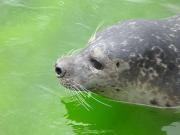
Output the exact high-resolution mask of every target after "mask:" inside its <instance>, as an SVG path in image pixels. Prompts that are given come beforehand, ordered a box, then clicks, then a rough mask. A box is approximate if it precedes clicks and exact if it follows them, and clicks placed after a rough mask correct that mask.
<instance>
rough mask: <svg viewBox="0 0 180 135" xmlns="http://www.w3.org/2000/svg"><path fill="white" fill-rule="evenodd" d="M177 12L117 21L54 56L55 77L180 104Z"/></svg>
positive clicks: (113, 94) (114, 94) (130, 98)
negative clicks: (66, 52)
mask: <svg viewBox="0 0 180 135" xmlns="http://www.w3.org/2000/svg"><path fill="white" fill-rule="evenodd" d="M179 50H180V16H172V17H168V18H163V19H154V20H153V19H151V20H150V19H134V20H127V21H122V22H119V23H117V24H114V25H112V26H109V27H107V28H105V29H103V30H101V31H99V32H97V33H96V34H95V35H94V36H93V38H91V39H90V40H89V42H88V46H87V47H85V48H84V49H82V50H81V51H79V52H78V53H74V54H72V55H69V56H65V57H63V58H60V59H58V60H57V62H56V64H55V71H56V74H57V77H58V78H59V81H60V83H61V84H62V85H64V86H65V87H67V88H69V89H72V90H82V91H83V90H84V91H87V90H88V91H92V92H95V93H98V94H100V95H103V96H106V97H109V98H111V99H115V100H120V101H125V102H130V103H137V104H145V105H152V106H159V107H175V106H179V105H180V51H179Z"/></svg>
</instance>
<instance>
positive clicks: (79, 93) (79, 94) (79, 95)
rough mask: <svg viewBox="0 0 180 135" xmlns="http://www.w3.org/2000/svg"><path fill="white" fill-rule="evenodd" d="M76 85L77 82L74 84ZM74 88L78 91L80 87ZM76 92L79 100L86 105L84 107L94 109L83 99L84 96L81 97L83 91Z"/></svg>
mask: <svg viewBox="0 0 180 135" xmlns="http://www.w3.org/2000/svg"><path fill="white" fill-rule="evenodd" d="M74 83H75V82H74ZM74 87H75V88H76V89H78V87H76V86H75V85H74ZM75 92H76V93H77V94H78V95H77V96H78V97H79V99H80V100H81V101H82V102H83V103H84V105H86V106H87V107H89V108H92V107H91V106H90V105H89V104H88V103H87V102H86V101H85V99H84V98H83V96H82V95H81V91H80V90H79V91H77V90H75Z"/></svg>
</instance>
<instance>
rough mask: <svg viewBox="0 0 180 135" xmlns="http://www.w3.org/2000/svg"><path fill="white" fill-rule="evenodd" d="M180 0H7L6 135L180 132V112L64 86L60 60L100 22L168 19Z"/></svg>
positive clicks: (0, 130) (2, 54) (3, 7)
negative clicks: (83, 94)
mask: <svg viewBox="0 0 180 135" xmlns="http://www.w3.org/2000/svg"><path fill="white" fill-rule="evenodd" d="M179 12H180V1H179V0H50V1H49V0H0V135H24V134H25V135H94V134H97V135H100V134H103V135H104V134H105V135H179V134H180V112H179V111H178V110H165V109H155V108H150V107H145V106H138V105H130V104H124V103H119V102H114V101H111V100H107V99H102V98H101V97H99V96H95V97H96V98H97V99H98V101H99V100H100V101H101V102H105V103H106V104H108V105H110V107H109V106H106V105H104V104H102V103H100V102H98V101H96V100H94V99H93V98H91V97H88V98H86V99H85V100H86V102H88V104H90V106H91V108H92V109H90V110H89V111H88V110H87V109H85V108H84V107H83V106H82V105H79V102H77V101H76V100H74V98H72V97H67V96H68V95H69V93H66V92H65V88H63V87H62V86H60V85H59V84H58V81H57V79H56V77H55V74H54V69H53V65H54V63H55V61H56V59H57V58H58V57H59V56H61V55H62V54H64V53H66V52H68V51H69V50H71V49H78V48H82V47H84V46H85V45H86V43H87V41H88V39H89V38H90V36H91V35H92V34H93V33H94V31H95V30H96V28H97V26H98V25H99V24H103V26H108V25H111V24H113V23H115V22H118V21H122V20H126V19H132V18H162V17H167V16H171V15H175V14H178V13H179Z"/></svg>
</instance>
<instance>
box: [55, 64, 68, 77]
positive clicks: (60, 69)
mask: <svg viewBox="0 0 180 135" xmlns="http://www.w3.org/2000/svg"><path fill="white" fill-rule="evenodd" d="M55 72H56V74H57V77H58V78H62V77H64V76H65V74H66V70H65V69H63V67H61V66H60V65H58V64H56V66H55Z"/></svg>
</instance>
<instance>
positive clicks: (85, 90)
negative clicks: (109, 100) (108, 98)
mask: <svg viewBox="0 0 180 135" xmlns="http://www.w3.org/2000/svg"><path fill="white" fill-rule="evenodd" d="M79 86H80V87H81V88H82V89H83V90H84V92H86V93H88V92H89V91H88V90H87V89H86V88H85V87H84V86H82V85H79ZM91 97H92V99H94V100H95V101H97V102H99V103H101V104H103V105H105V106H108V107H112V106H111V105H109V104H106V103H104V102H102V101H100V100H99V99H97V98H95V97H93V95H91Z"/></svg>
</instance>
